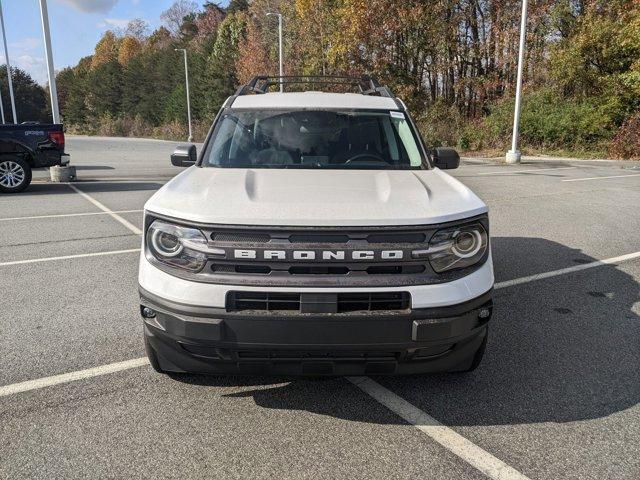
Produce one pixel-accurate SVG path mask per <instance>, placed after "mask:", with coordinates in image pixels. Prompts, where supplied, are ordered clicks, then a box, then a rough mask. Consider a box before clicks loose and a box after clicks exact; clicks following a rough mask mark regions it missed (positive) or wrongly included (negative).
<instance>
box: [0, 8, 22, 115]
mask: <svg viewBox="0 0 640 480" xmlns="http://www.w3.org/2000/svg"><path fill="white" fill-rule="evenodd" d="M0 26H1V27H2V40H3V42H4V59H5V61H6V64H7V79H8V80H9V96H10V97H11V111H12V112H13V123H18V116H17V115H16V99H15V97H14V95H13V81H12V80H11V64H10V63H9V49H8V48H7V33H6V32H5V30H4V16H3V15H2V2H0ZM3 116H4V115H3Z"/></svg>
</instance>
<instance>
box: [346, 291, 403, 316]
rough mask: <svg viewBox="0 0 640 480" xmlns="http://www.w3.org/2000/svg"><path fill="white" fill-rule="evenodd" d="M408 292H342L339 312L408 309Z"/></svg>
mask: <svg viewBox="0 0 640 480" xmlns="http://www.w3.org/2000/svg"><path fill="white" fill-rule="evenodd" d="M410 298H411V297H410V295H409V293H408V292H375V293H366V292H364V293H340V294H338V313H347V312H359V311H365V312H366V311H368V312H375V311H381V310H387V311H388V310H408V309H409V303H410Z"/></svg>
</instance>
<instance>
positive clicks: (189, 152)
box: [171, 145, 198, 167]
mask: <svg viewBox="0 0 640 480" xmlns="http://www.w3.org/2000/svg"><path fill="white" fill-rule="evenodd" d="M197 159H198V153H197V151H196V146H195V145H178V146H177V147H176V149H175V150H174V151H173V153H172V154H171V165H173V166H174V167H190V166H191V165H194V164H195V163H196V160H197Z"/></svg>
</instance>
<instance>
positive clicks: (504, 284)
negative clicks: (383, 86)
mask: <svg viewBox="0 0 640 480" xmlns="http://www.w3.org/2000/svg"><path fill="white" fill-rule="evenodd" d="M635 258H640V252H634V253H628V254H626V255H620V256H619V257H612V258H605V259H604V260H596V261H594V262H591V263H583V264H581V265H574V266H573V267H567V268H561V269H559V270H552V271H550V272H544V273H536V274H534V275H528V276H526V277H520V278H514V279H513V280H506V281H504V282H498V283H496V284H495V285H494V286H493V288H494V289H496V290H498V289H500V288H506V287H512V286H514V285H520V284H522V283H529V282H535V281H536V280H543V279H545V278H551V277H557V276H559V275H566V274H567V273H574V272H579V271H581V270H588V269H589V268H595V267H600V266H602V265H612V264H615V263H620V262H624V261H626V260H633V259H635Z"/></svg>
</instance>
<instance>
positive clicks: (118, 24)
mask: <svg viewBox="0 0 640 480" xmlns="http://www.w3.org/2000/svg"><path fill="white" fill-rule="evenodd" d="M129 22H130V20H129V19H127V18H105V19H104V20H102V21H101V22H98V28H111V27H115V28H125V27H126V26H127V25H129Z"/></svg>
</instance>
